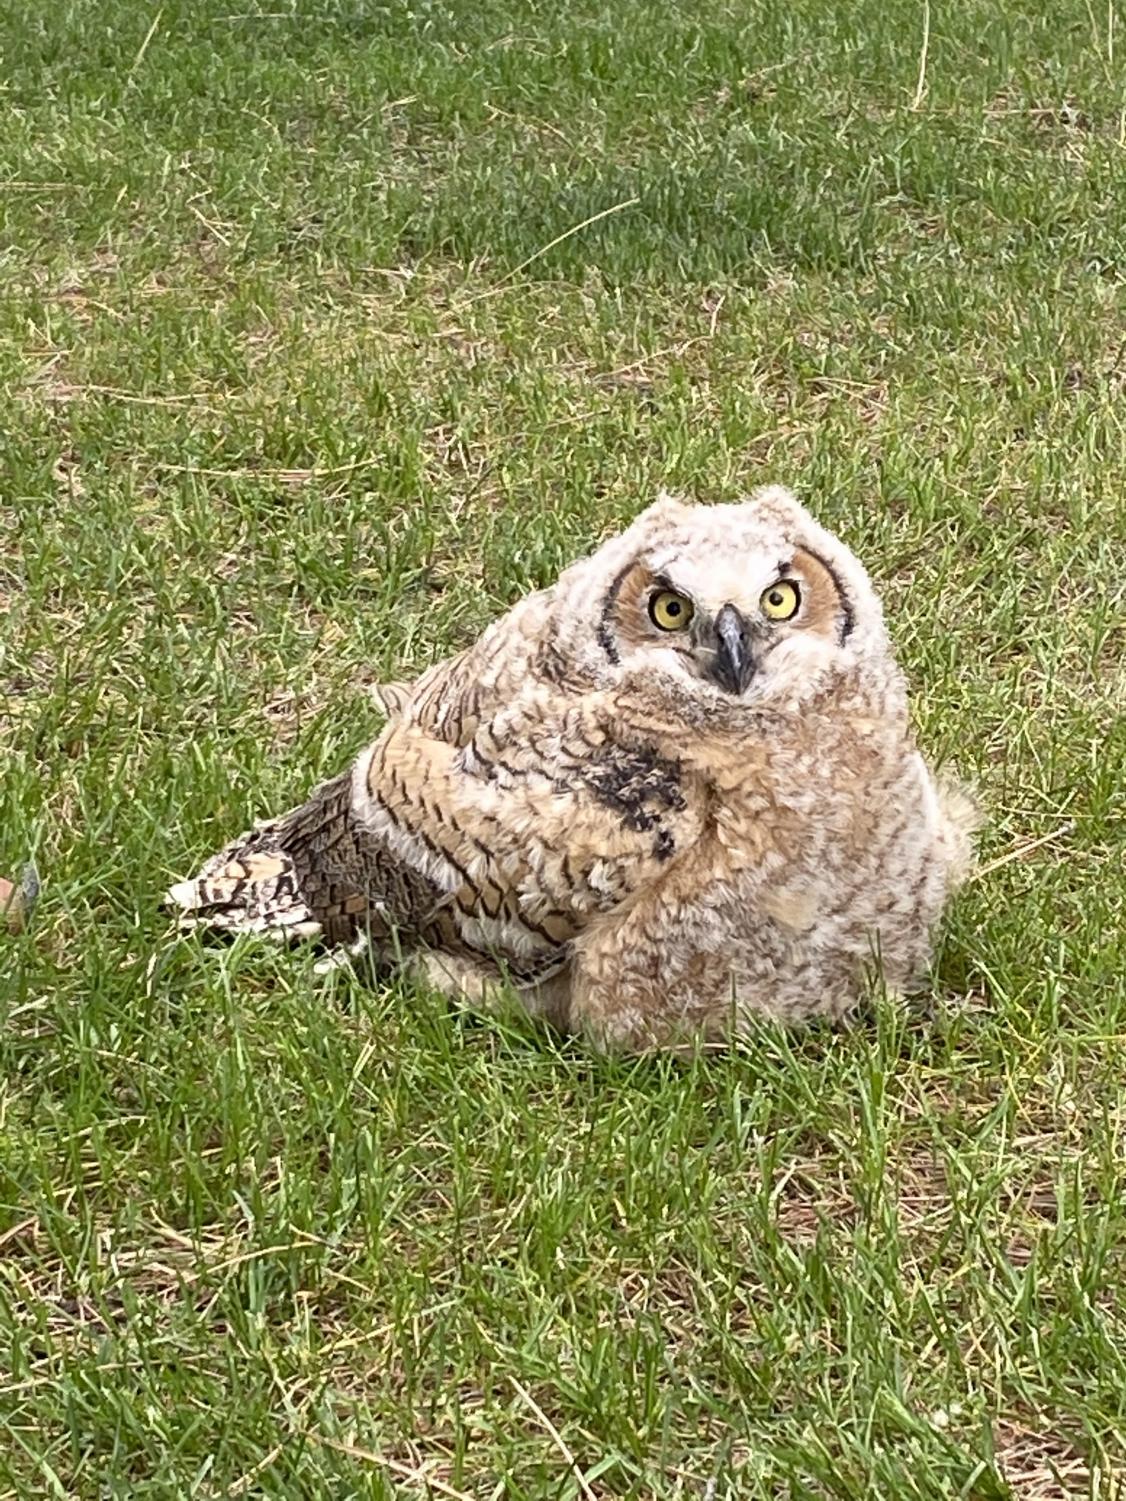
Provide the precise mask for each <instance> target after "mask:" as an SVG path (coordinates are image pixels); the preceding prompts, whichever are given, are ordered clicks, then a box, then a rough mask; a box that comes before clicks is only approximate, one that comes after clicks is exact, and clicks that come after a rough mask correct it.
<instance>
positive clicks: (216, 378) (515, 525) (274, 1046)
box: [0, 0, 1126, 1501]
mask: <svg viewBox="0 0 1126 1501" xmlns="http://www.w3.org/2000/svg"><path fill="white" fill-rule="evenodd" d="M1117 25H1118V20H1117V17H1116V13H1115V10H1114V0H1110V5H1109V8H1108V7H1107V6H1106V5H1104V4H1103V3H1102V0H1092V3H1088V4H1086V5H1084V4H1075V3H1070V0H1069V3H1067V4H1064V3H1063V0H1040V3H1034V0H1025V3H1023V4H1022V5H1018V6H1016V7H1010V8H1006V9H1004V10H1003V9H1002V8H1001V7H998V6H996V5H992V4H985V3H980V0H979V3H971V0H966V3H961V4H952V5H946V6H938V5H933V6H931V7H930V9H929V12H928V10H927V9H926V7H925V6H924V5H922V4H920V3H917V0H854V3H851V4H848V5H845V4H832V3H830V0H785V3H783V0H765V3H760V4H755V5H739V4H736V3H735V0H681V3H676V0H620V3H618V4H616V5H615V4H612V3H610V0H571V3H569V4H566V5H565V4H561V3H551V0H507V3H501V0H472V3H470V0H411V4H410V5H409V6H408V5H407V4H405V3H403V4H400V3H388V4H381V5H377V4H374V3H368V0H320V3H317V4H314V3H313V0H166V3H164V4H163V5H159V6H154V5H152V4H148V3H143V0H58V3H57V4H51V5H43V6H40V7H38V8H33V7H31V6H28V5H24V6H18V5H17V6H11V7H7V8H6V9H5V10H4V13H3V15H2V16H0V58H2V62H3V67H2V80H0V223H2V232H0V407H2V411H0V434H2V437H0V610H2V612H3V620H2V621H0V764H2V768H3V770H2V776H0V873H4V874H13V873H14V872H16V871H18V869H19V867H20V866H21V864H22V862H23V861H24V860H25V859H27V858H28V857H30V856H33V857H34V859H35V860H36V862H37V864H38V866H39V870H40V873H41V876H42V879H43V896H42V899H41V903H40V907H39V910H38V913H37V920H36V921H35V923H34V924H33V926H32V927H31V928H30V929H29V931H27V932H25V933H24V934H22V935H19V936H4V935H0V1056H2V1069H0V1496H2V1497H5V1498H17V1497H18V1498H21V1501H22V1498H24V1497H29V1496H38V1495H43V1496H56V1497H64V1496H65V1497H69V1496H74V1497H83V1498H85V1497H91V1498H94V1497H98V1498H101V1497H141V1498H154V1497H169V1498H172V1497H181V1496H183V1497H187V1496H193V1497H226V1496H262V1497H277V1498H286V1501H290V1498H297V1497H331V1498H334V1501H336V1498H350V1497H373V1498H390V1497H403V1498H423V1497H432V1498H435V1501H440V1498H463V1501H465V1498H472V1501H502V1498H514V1501H548V1498H558V1501H570V1498H575V1501H593V1498H599V1501H609V1498H627V1497H628V1498H638V1501H641V1498H647V1501H648V1498H652V1501H671V1498H674V1497H677V1498H679V1497H685V1498H688V1497H693V1498H701V1501H756V1498H762V1501H767V1498H778V1497H799V1498H805V1497H849V1498H857V1501H859V1498H868V1497H877V1498H895V1501H899V1498H937V1497H955V1496H960V1497H968V1498H991V1497H1007V1496H1011V1497H1015V1498H1020V1501H1034V1498H1035V1501H1039V1498H1050V1497H1079V1496H1090V1497H1100V1498H1104V1497H1112V1496H1116V1495H1120V1494H1124V1493H1126V1470H1124V1464H1126V1461H1124V1460H1123V1453H1124V1451H1126V1313H1124V1309H1123V1298H1122V1290H1123V1286H1124V1276H1126V1196H1124V1176H1126V1174H1124V1168H1126V1134H1124V1133H1126V994H1124V981H1123V974H1124V971H1126V945H1124V941H1123V930H1124V928H1126V911H1124V907H1126V903H1124V892H1126V871H1124V862H1123V848H1124V838H1123V830H1124V824H1123V816H1124V812H1126V807H1124V801H1126V797H1124V789H1126V730H1124V728H1123V715H1124V711H1126V667H1124V658H1126V626H1124V619H1126V594H1124V591H1123V575H1124V572H1126V433H1124V422H1126V319H1124V316H1123V309H1124V302H1123V298H1124V287H1123V281H1124V272H1126V113H1124V111H1126V72H1124V71H1123V67H1122V57H1123V53H1124V52H1126V34H1122V35H1120V34H1119V32H1118V31H1117V30H1116V26H1117ZM768 479H769V480H778V481H782V482H784V483H789V484H791V485H792V486H793V487H794V488H795V489H797V490H798V491H799V493H800V494H801V496H802V498H803V499H805V500H806V501H807V502H808V503H809V504H810V505H811V507H812V508H813V509H814V510H815V511H816V512H817V514H818V515H819V516H820V517H821V518H822V519H824V520H825V521H826V523H827V524H828V525H830V526H831V527H833V528H834V529H836V530H839V531H840V532H841V534H842V535H843V536H844V537H846V538H847V540H848V541H849V542H850V543H851V544H852V545H853V546H854V547H855V548H856V550H857V551H858V552H859V553H860V555H861V556H862V557H863V558H864V559H865V561H866V562H867V563H868V565H869V567H870V569H871V571H872V573H873V575H874V576H875V578H876V579H877V581H878V584H879V587H880V589H881V592H882V594H883V596H884V599H885V602H886V605H887V609H888V613H889V617H890V620H891V623H892V627H893V631H894V635H895V638H896V641H897V643H898V647H899V651H900V655H901V657H902V660H903V662H904V665H905V667H906V669H907V671H908V673H909V676H910V679H911V682H912V685H913V690H914V706H915V715H916V719H917V723H918V728H919V735H920V739H921V741H922V743H923V744H924V746H925V747H926V748H927V750H928V752H929V754H930V755H931V756H932V758H933V759H935V760H936V761H939V762H947V761H950V762H954V763H956V764H957V765H958V766H959V767H960V768H961V769H962V770H963V771H964V772H965V773H966V774H968V775H969V776H971V777H973V778H974V779H975V780H976V781H977V783H978V785H979V787H980V790H981V797H982V801H983V804H984V807H985V809H986V812H987V817H988V821H987V824H986V827H985V830H984V832H983V835H982V840H981V849H982V867H981V870H980V874H979V876H978V877H977V879H976V880H975V881H974V882H973V883H972V884H971V885H970V886H969V887H968V888H967V889H966V890H965V891H964V892H963V894H962V895H961V896H960V897H959V898H958V900H957V901H956V903H955V905H954V907H953V909H952V911H951V913H950V916H949V921H948V923H947V925H946V928H945V930H944V934H943V939H942V943H941V947H940V952H939V956H938V960H937V964H936V970H935V975H934V979H933V984H932V986H931V988H930V990H929V992H928V993H927V994H926V995H925V996H923V997H921V998H919V999H918V1000H917V1001H916V1002H915V1003H913V1004H912V1005H911V1006H909V1007H906V1008H904V1007H898V1006H895V1005H892V1004H891V1003H889V1002H887V1001H886V1000H885V1001H880V1000H879V998H873V1001H872V1005H871V1006H870V1008H868V1010H867V1011H866V1012H865V1014H864V1015H863V1017H862V1018H861V1019H860V1020H859V1021H858V1022H857V1024H856V1025H855V1026H853V1027H852V1028H848V1029H843V1030H831V1029H826V1028H818V1029H812V1030H809V1031H805V1032H800V1033H793V1034H784V1033H781V1032H779V1031H777V1030H774V1029H772V1028H770V1027H766V1026H764V1027H763V1028H762V1030H761V1032H760V1033H759V1034H757V1035H756V1036H755V1037H753V1038H752V1039H751V1040H750V1041H749V1042H748V1043H747V1044H746V1045H744V1046H742V1047H741V1048H740V1049H739V1051H737V1052H735V1053H732V1054H731V1055H729V1056H724V1057H710V1058H706V1059H700V1060H697V1061H695V1062H676V1061H670V1060H667V1059H657V1060H653V1059H649V1060H641V1061H635V1062H626V1061H621V1060H619V1061H613V1060H606V1059H600V1058H597V1057H593V1056H591V1055H590V1054H589V1053H588V1052H587V1051H586V1050H585V1049H584V1048H582V1047H581V1046H580V1045H578V1044H576V1043H571V1042H562V1041H559V1040H558V1039H552V1038H551V1037H550V1036H546V1035H544V1034H542V1033H541V1032H539V1031H538V1030H537V1029H536V1028H535V1027H534V1026H532V1025H531V1024H527V1025H521V1024H517V1023H513V1022H506V1021H501V1020H490V1019H487V1018H486V1019H482V1018H480V1017H473V1016H471V1015H467V1014H458V1013H456V1012H452V1011H451V1010H450V1009H449V1008H448V1007H447V1005H446V1004H445V1003H444V1002H443V1001H442V1000H441V999H439V998H438V997H436V996H434V995H431V994H428V993H426V992H424V991H421V990H408V989H407V988H406V987H405V986H404V987H400V988H398V989H392V990H375V991H373V990H369V989H365V988H364V987H363V986H362V985H361V984H360V983H359V982H358V981H356V980H355V979H353V978H352V977H350V976H348V975H346V974H344V973H335V974H333V975H331V976H329V977H324V978H322V977H320V976H316V975H314V974H313V970H312V965H313V958H312V957H311V956H309V955H305V954H285V953H279V952H276V951H274V950H272V949H271V950H269V951H268V952H264V951H263V950H262V948H261V947H259V946H257V945H255V944H253V943H240V944H237V945H235V946H234V947H231V948H227V949H215V948H209V947H208V946H207V945H205V944H203V943H200V942H197V941H195V940H194V939H193V940H176V939H175V938H174V937H173V936H172V935H171V934H170V933H169V930H168V926H167V922H166V919H165V918H164V916H163V915H162V914H161V913H160V912H159V910H158V906H157V902H158V897H159V894H160V892H161V890H162V889H163V887H164V886H165V885H166V883H167V882H168V880H169V879H170V878H174V877H175V876H177V875H181V874H183V873H185V872H186V871H187V870H189V869H190V868H192V867H193V866H194V865H195V863H196V862H197V861H198V860H199V859H200V858H201V857H202V856H203V855H204V854H206V853H208V852H209V851H210V850H211V849H212V848H213V847H215V845H216V844H217V842H219V841H222V840H224V839H225V838H227V837H228V836H230V835H232V834H236V833H238V832H239V831H240V830H241V829H243V828H244V827H245V826H246V824H247V822H248V821H249V820H250V819H252V818H253V817H254V816H256V815H259V814H262V813H266V812H270V811H275V810H277V809H278V808H280V807H284V806H287V805H289V804H291V803H292V802H295V801H297V800H299V799H300V798H301V797H302V796H303V794H304V793H305V791H306V790H307V789H308V788H309V787H310V786H311V785H312V784H313V783H314V782H316V781H317V780H318V779H321V778H323V777H324V776H326V775H328V774H329V773H331V772H333V771H335V770H337V769H340V768H341V767H342V766H343V765H344V764H345V762H346V760H347V759H348V757H349V756H350V755H351V753H353V752H354V751H355V750H356V749H358V748H359V746H360V745H362V744H363V743H364V741H365V740H367V739H368V738H370V736H371V735H372V734H373V733H374V731H375V730H376V728H377V727H378V724H379V719H378V717H377V715H376V711H375V709H374V707H373V706H372V704H371V702H370V700H369V698H368V697H367V695H366V693H365V685H366V684H368V683H370V682H373V681H375V680H378V679H380V678H384V677H387V676H393V675H401V674H405V673H407V672H413V671H417V670H420V669H421V668H423V667H424V666H425V665H426V664H428V663H430V662H431V661H433V660H434V659H435V658H437V657H439V656H441V655H443V654H445V653H446V652H448V651H449V650H451V649H452V648H454V647H456V646H458V645H461V644H464V643H465V642H467V641H468V640H471V639H472V637H473V636H474V634H475V633H476V632H477V631H478V630H479V629H480V628H481V626H482V625H483V624H484V623H485V622H486V621H488V620H489V619H490V618H491V617H492V616H493V615H494V614H495V613H496V612H498V611H499V610H501V609H503V608H504V607H505V606H506V605H507V604H509V603H510V602H512V601H513V600H515V599H516V598H518V597H519V596H520V595H521V594H522V593H523V592H524V591H526V590H527V589H529V588H532V587H535V586H538V585H540V584H542V583H544V582H546V581H547V580H549V579H550V578H551V577H552V576H553V575H554V574H555V572H556V571H557V569H558V568H559V567H560V565H561V564H562V563H564V562H565V561H566V560H569V559H570V558H572V557H574V556H577V555H578V554H579V553H581V552H582V551H584V550H586V549H588V548H589V547H590V546H591V545H592V544H593V543H594V542H595V541H596V540H597V539H598V538H599V537H601V536H603V535H605V534H607V533H609V532H610V531H612V530H613V529H615V528H616V527H617V526H618V525H619V524H620V523H621V522H622V521H624V520H625V519H626V518H628V517H630V516H631V515H633V514H634V513H635V512H636V511H637V510H638V509H640V508H641V506H643V505H644V504H645V503H646V502H647V501H648V500H649V499H651V498H652V496H653V495H654V493H655V491H656V489H657V487H658V486H659V485H661V484H667V485H669V486H671V487H673V488H676V489H679V490H682V491H685V492H689V493H692V494H694V495H697V496H699V497H701V498H708V499H720V498H727V499H734V498H736V497H738V496H739V495H740V494H741V493H743V492H745V490H746V489H747V488H749V487H750V486H751V485H752V484H755V483H759V482H762V481H765V480H768Z"/></svg>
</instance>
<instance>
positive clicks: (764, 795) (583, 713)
mask: <svg viewBox="0 0 1126 1501" xmlns="http://www.w3.org/2000/svg"><path fill="white" fill-rule="evenodd" d="M381 701H382V703H383V706H384V710H385V712H386V713H387V715H388V721H387V723H386V725H385V728H384V729H383V731H382V733H381V734H380V735H379V737H378V738H377V739H376V740H375V741H374V743H373V744H371V745H369V746H368V747H367V748H366V749H365V750H364V751H362V752H361V754H360V755H359V757H358V758H357V760H356V761H355V762H354V764H353V765H352V766H351V768H350V769H348V770H347V771H344V772H343V773H342V774H341V775H339V776H337V777H335V778H334V779H333V780H331V781H329V782H327V783H325V784H324V785H323V786H320V787H318V788H317V789H316V790H315V791H314V792H313V793H312V794H311V795H310V797H309V799H308V801H306V802H305V803H303V804H302V805H301V806H300V807H299V808H296V809H295V810H294V811H292V812H289V813H286V814H285V815H283V816H282V817H280V818H275V819H271V820H269V821H268V822H264V823H261V824H259V825H258V827H256V828H255V829H254V830H253V831H252V832H250V833H249V834H246V835H244V836H243V837H242V838H241V839H238V840H236V841H235V842H234V843H233V844H231V845H229V846H228V847H227V848H226V849H224V850H223V851H222V852H221V853H219V854H217V855H215V856H214V857H213V858H211V859H210V860H208V861H207V863H206V864H205V865H204V866H203V868H202V870H201V871H200V873H199V875H198V876H196V877H195V878H194V879H192V880H186V881H181V882H179V883H178V884H177V885H175V886H173V887H172V888H171V890H170V892H169V893H168V900H169V902H170V903H171V904H173V905H174V906H175V907H176V908H178V909H180V921H181V923H182V924H183V925H185V926H188V927H204V928H212V929H223V930H235V931H250V932H266V933H271V934H274V935H276V936H282V937H289V938H294V939H297V938H315V939H317V940H319V941H320V942H321V943H322V944H323V945H325V946H326V947H327V948H328V949H329V950H330V951H335V952H336V953H337V954H349V953H351V954H356V953H359V952H360V951H366V953H367V955H368V957H369V959H370V960H371V961H372V962H373V963H374V964H375V966H376V969H377V971H378V970H385V971H391V970H395V969H398V970H403V969H405V970H406V971H407V972H408V973H410V974H411V975H414V976H417V977H419V978H421V979H422V980H423V981H425V982H426V983H428V984H430V985H434V986H437V987H438V988H439V989H441V990H444V991H447V992H449V993H451V994H453V995H457V996H459V997H469V998H471V999H472V1000H474V1001H477V1002H481V1001H487V1000H488V999H489V998H490V997H492V996H496V995H498V994H505V995H509V996H511V995H512V994H513V993H514V994H515V995H516V996H517V997H518V998H519V999H520V1001H521V1002H522V1003H523V1005H524V1006H525V1007H526V1008H527V1009H528V1010H529V1011H531V1012H532V1013H534V1014H536V1015H538V1016H541V1017H543V1018H545V1019H546V1020H547V1021H548V1022H550V1023H551V1024H553V1025H555V1026H557V1027H560V1028H563V1029H565V1030H571V1031H577V1032H581V1033H584V1034H585V1035H586V1036H587V1037H588V1038H590V1039H591V1040H592V1041H593V1043H594V1044H595V1045H596V1046H599V1047H602V1048H612V1049H620V1050H627V1051H644V1050H648V1049H653V1048H673V1049H682V1048H685V1047H692V1046H698V1045H700V1044H701V1043H703V1044H705V1045H720V1044H722V1043H723V1042H724V1041H727V1040H730V1039H732V1038H734V1037H737V1036H738V1035H739V1034H740V1033H741V1032H744V1031H746V1029H747V1028H748V1027H749V1025H750V1024H751V1023H752V1021H753V1019H754V1018H756V1017H761V1016H768V1017H773V1018H776V1019H778V1020H780V1021H782V1022H784V1023H792V1022H798V1021H801V1020H803V1019H806V1018H809V1017H813V1016H817V1015H824V1016H828V1017H833V1018H836V1017H840V1016H842V1015H844V1014H846V1013H847V1012H849V1011H850V1009H852V1008H853V1007H855V1006H856V1004H857V1002H858V1001H859V1000H860V998H861V997H862V995H863V993H864V990H865V985H866V983H867V982H868V978H870V976H871V974H872V972H873V970H874V969H878V971H879V972H880V973H881V974H882V977H883V980H884V983H885V984H886V985H887V986H888V987H889V988H891V989H893V990H895V991H900V992H901V991H904V990H905V989H907V988H909V987H911V986H913V985H914V984H915V983H917V982H918V980H919V978H920V976H921V975H922V974H923V973H924V971H925V969H926V966H927V963H928V960H929V957H930V951H931V942H932V936H933V933H934V930H935V926H936V923H937V921H938V919H939V917H940V915H941V913H942V910H943V906H944V903H945V902H946V900H947V898H948V896H949V895H950V893H951V891H952V890H953V889H954V888H955V887H956V886H957V885H958V883H959V882H960V881H961V880H962V879H963V877H964V876H965V874H966V872H967V869H968V867H969V863H970V860H971V844H972V832H973V825H974V811H973V804H972V802H971V800H970V799H969V797H968V796H967V795H966V794H965V793H964V792H963V791H962V790H961V789H960V788H959V787H958V786H957V785H955V784H952V783H944V782H941V781H939V780H936V778H935V777H934V776H933V775H932V773H931V771H930V770H929V769H928V767H927V764H926V763H925V761H924V760H923V758H922V756H921V755H920V753H919V751H918V750H917V749H916V746H915V743H914V740H913V738H912V733H911V729H910V725H909V722H908V712H907V695H906V688H905V683H904V678H903V675H902V673H901V671H900V669H899V668H898V667H897V665H896V662H895V659H894V656H893V653H892V648H891V644H890V641H889V638H888V635H887V632H886V630H885V626H884V619H883V612H882V610H881V607H880V604H879V601H878V599H877V598H876V595H875V593H874V591H873V588H872V585H871V582H870V581H869V578H868V575H867V574H866V572H865V570H864V568H863V567H862V566H861V564H860V563H859V561H858V560H857V559H856V557H855V556H854V555H853V554H852V553H851V552H850V551H849V549H848V548H847V547H846V546H845V545H844V544H843V543H842V542H840V541H839V540H838V539H837V538H836V537H834V536H832V535H831V534H830V533H829V532H828V531H826V530H825V529H823V528H822V527H821V526H820V525H818V523H817V522H816V521H815V520H814V519H813V517H812V516H811V515H810V514H809V513H808V511H806V510H805V509H804V508H803V507H802V506H801V505H799V503H798V502H797V501H796V500H795V499H794V497H793V496H792V495H791V494H790V493H789V491H787V490H784V489H782V488H781V487H778V486H771V487H767V488H765V489H761V490H759V491H757V492H756V493H755V494H753V495H752V496H751V497H750V498H749V499H748V500H746V501H744V502H742V503H740V504H735V505H714V506H706V505H692V504H686V503H682V502H681V501H679V500H677V499H675V498H673V497H671V496H668V495H662V496H661V497H660V498H659V499H658V500H657V501H656V503H655V504H653V505H651V506H649V508H648V509H647V510H645V511H643V512H642V513H641V514H640V515H639V516H638V517H637V519H636V520H635V521H634V522H633V524H632V525H631V526H630V527H628V529H627V530H625V531H624V532H622V533H621V534H620V535H618V536H616V537H614V538H612V539H611V540H609V541H607V542H606V543H605V544H604V545H603V546H601V547H600V548H599V549H598V550H597V551H596V552H594V553H593V554H591V556H589V557H587V558H584V559H582V560H581V561H579V562H577V563H574V564H573V565H572V566H571V567H569V568H567V569H566V570H565V571H564V572H563V573H562V574H561V575H560V577H559V578H558V580H557V581H556V583H554V584H553V585H552V586H551V587H550V588H548V589H545V590H543V591H541V592H538V593H535V594H531V595H528V596H526V597H525V598H523V599H522V600H520V601H519V603H517V604H516V605H515V607H514V608H513V609H511V610H510V611H509V612H508V614H506V615H505V616H503V617H502V618H501V619H500V620H498V621H497V622H496V623H495V624H493V625H492V626H490V627H489V628H488V629H487V630H486V631H485V632H484V634H483V635H482V636H481V637H480V639H479V640H478V641H477V642H476V643H475V644H474V645H472V646H470V647H469V648H468V649H467V650H465V651H463V652H461V653H459V654H458V655H457V656H453V657H450V658H449V659H448V660H446V661H443V662H440V663H438V664H437V665H436V666H433V667H431V668H430V669H429V670H428V671H426V672H424V673H423V674H422V676H421V677H419V678H418V679H417V680H416V681H414V682H413V683H406V684H403V683H400V684H394V685H390V686H389V687H388V688H387V689H386V690H384V692H383V693H382V695H381Z"/></svg>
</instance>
